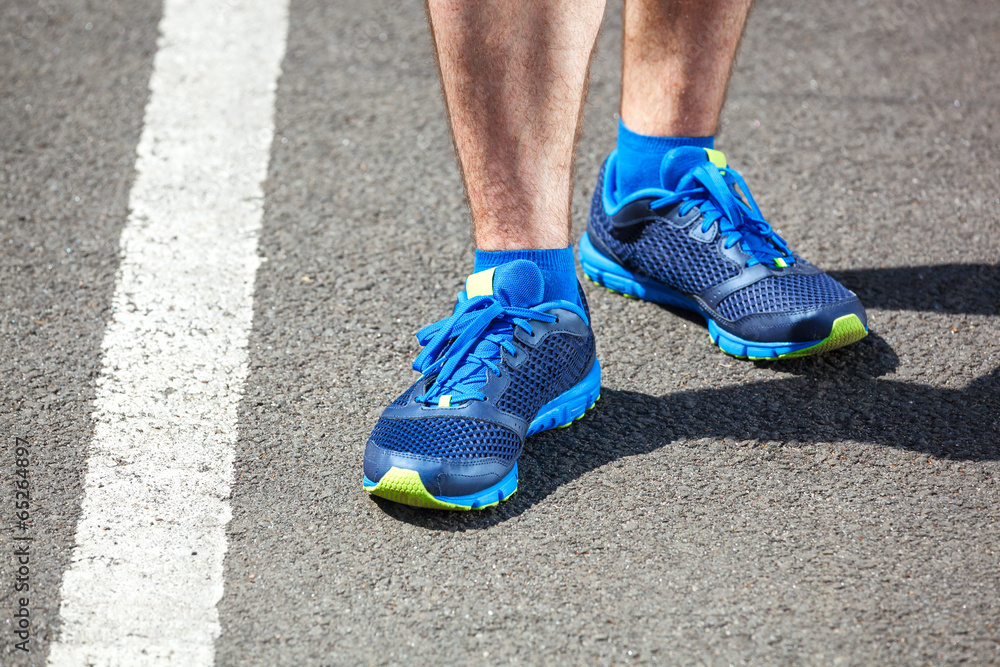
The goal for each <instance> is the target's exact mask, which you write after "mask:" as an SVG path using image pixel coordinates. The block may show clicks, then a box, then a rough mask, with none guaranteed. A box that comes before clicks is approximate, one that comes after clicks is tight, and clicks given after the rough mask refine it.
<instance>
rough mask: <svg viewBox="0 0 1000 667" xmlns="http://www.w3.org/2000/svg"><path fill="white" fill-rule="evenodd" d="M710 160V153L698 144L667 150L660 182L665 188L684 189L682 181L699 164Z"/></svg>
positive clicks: (661, 163) (662, 164) (672, 190)
mask: <svg viewBox="0 0 1000 667" xmlns="http://www.w3.org/2000/svg"><path fill="white" fill-rule="evenodd" d="M705 162H708V153H707V152H706V151H705V149H704V148H698V147H697V146H679V147H678V148H672V149H670V150H669V151H667V154H666V155H664V156H663V161H662V162H660V183H661V185H663V189H664V190H669V191H670V192H676V191H678V190H683V189H684V188H683V186H682V185H681V181H682V180H683V179H684V177H685V176H687V174H688V172H690V171H691V170H692V169H694V168H695V167H697V166H698V165H699V164H703V163H705Z"/></svg>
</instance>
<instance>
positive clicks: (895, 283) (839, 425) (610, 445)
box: [374, 264, 1000, 530]
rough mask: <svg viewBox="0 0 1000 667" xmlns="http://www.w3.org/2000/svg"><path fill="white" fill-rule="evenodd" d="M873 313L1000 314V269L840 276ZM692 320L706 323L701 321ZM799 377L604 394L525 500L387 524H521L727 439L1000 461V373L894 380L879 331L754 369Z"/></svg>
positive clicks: (536, 454) (528, 459) (532, 476)
mask: <svg viewBox="0 0 1000 667" xmlns="http://www.w3.org/2000/svg"><path fill="white" fill-rule="evenodd" d="M830 273H831V275H832V276H834V277H835V278H837V279H838V280H840V281H841V282H843V283H844V285H845V286H847V287H848V288H849V289H852V290H854V292H856V293H857V294H858V296H859V297H860V299H861V301H862V303H864V304H865V305H866V306H867V307H869V308H884V309H897V310H927V311H941V312H947V313H967V314H996V313H997V309H998V295H1000V267H997V266H990V265H974V264H973V265H963V264H953V265H941V266H924V267H908V268H907V267H904V268H894V269H866V270H857V271H841V272H830ZM669 310H670V311H671V312H677V314H678V315H680V316H682V317H687V318H689V319H692V321H694V322H699V323H701V324H702V325H704V323H703V321H702V320H701V318H700V317H695V318H690V316H689V315H688V314H687V313H683V312H680V311H675V310H674V309H669ZM753 363H755V364H756V365H758V366H759V367H766V368H769V369H772V370H777V371H783V372H785V373H790V374H792V375H793V377H790V378H789V377H784V378H782V379H777V380H769V381H766V382H753V383H749V384H745V385H740V386H735V387H723V388H718V389H715V388H712V389H695V390H690V391H678V392H673V393H670V394H667V395H665V396H660V397H656V396H650V395H647V394H642V393H639V392H632V391H620V390H607V389H605V390H603V391H602V396H601V400H600V401H599V402H598V404H597V409H595V410H593V411H591V412H589V413H588V414H587V416H586V417H585V418H584V419H582V420H581V421H580V422H578V423H577V424H575V425H574V427H573V428H569V429H558V430H556V431H554V432H553V431H549V432H546V433H541V434H539V435H537V436H534V437H533V438H531V439H529V440H528V442H527V443H526V445H525V451H524V453H523V454H522V456H521V458H520V460H519V463H518V466H519V468H520V483H519V491H518V493H517V494H515V495H514V497H512V498H511V499H510V500H508V501H506V502H504V503H501V504H500V505H499V506H498V507H495V508H491V509H488V510H484V511H481V512H469V513H455V512H440V511H428V510H417V509H414V508H410V507H406V506H403V505H398V504H396V503H392V502H389V501H385V500H382V499H381V498H375V499H374V500H375V501H376V502H377V503H378V505H379V506H380V507H381V508H382V510H384V511H385V512H386V513H387V514H388V515H390V516H392V517H394V518H396V519H398V520H400V521H406V522H408V523H412V524H414V525H418V526H422V527H425V528H428V529H431V530H475V529H479V528H487V527H489V526H492V525H495V524H497V523H501V522H503V521H505V520H507V519H509V518H511V517H514V516H517V515H519V514H521V513H522V512H524V511H525V510H526V509H528V508H529V507H531V506H532V505H534V504H535V503H537V502H539V501H541V500H542V499H544V498H545V497H547V496H548V495H549V494H551V493H552V492H553V491H555V490H556V489H558V488H559V487H560V486H562V485H564V484H566V483H568V482H570V481H572V480H574V479H576V478H578V477H580V476H581V475H584V474H586V473H588V472H590V471H591V470H594V469H596V468H599V467H601V466H603V465H605V464H607V463H610V462H612V461H615V460H618V459H620V458H623V457H627V456H634V455H637V454H648V453H650V452H652V451H655V450H658V449H660V448H662V447H668V446H669V447H695V448H697V447H701V446H706V443H704V442H700V441H701V439H703V438H710V439H712V440H713V441H716V442H717V441H718V440H720V439H722V440H725V439H728V440H729V443H728V445H727V443H725V442H724V443H723V446H730V447H732V449H733V451H734V454H735V453H736V452H737V451H738V450H739V449H742V448H743V447H744V446H745V444H746V441H748V440H749V441H754V440H756V441H760V442H761V443H767V444H768V446H770V447H798V446H799V445H800V444H801V443H837V442H848V441H850V442H866V443H867V442H870V443H875V444H879V445H885V446H888V447H898V448H900V449H906V450H910V451H916V452H922V453H926V454H931V455H933V456H936V457H939V458H948V459H955V460H970V461H982V460H1000V410H998V406H1000V368H996V369H994V370H993V371H992V372H991V373H990V374H988V375H986V376H983V377H980V378H976V379H975V380H973V381H972V382H971V383H970V384H969V385H968V386H967V387H966V388H965V389H957V390H956V389H947V388H941V387H935V386H930V385H926V384H916V383H911V382H899V381H895V380H883V379H880V378H881V377H882V376H884V375H886V374H888V373H891V372H892V371H894V370H895V369H896V368H897V366H898V365H899V358H898V357H897V355H896V353H895V352H894V351H893V349H892V348H891V346H890V345H889V344H888V343H887V342H886V341H885V340H883V339H882V338H881V337H880V336H879V335H878V334H877V333H871V334H870V335H869V336H867V337H866V338H865V339H864V340H862V341H860V342H858V343H857V344H855V345H851V346H849V347H847V348H844V349H842V350H837V351H834V352H831V353H829V354H824V355H819V356H816V357H805V358H802V359H790V360H785V361H772V362H765V361H759V362H753Z"/></svg>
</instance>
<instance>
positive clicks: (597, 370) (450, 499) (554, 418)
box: [364, 359, 601, 511]
mask: <svg viewBox="0 0 1000 667" xmlns="http://www.w3.org/2000/svg"><path fill="white" fill-rule="evenodd" d="M600 398H601V365H600V364H599V363H598V362H597V360H596V359H595V360H594V367H593V368H591V369H590V372H589V373H587V375H586V377H584V378H583V379H582V380H580V381H579V382H577V383H576V384H575V385H573V387H571V388H570V389H567V390H566V391H564V392H563V393H562V394H560V395H559V396H557V397H556V398H554V399H553V400H551V401H549V402H548V403H546V404H545V405H543V406H542V407H541V409H540V410H539V411H538V413H537V414H536V415H535V418H534V419H533V420H532V421H531V424H529V425H528V432H527V434H526V435H525V437H526V438H527V437H530V436H532V435H535V434H536V433H541V432H542V431H548V430H551V429H554V428H567V427H569V426H572V425H573V422H576V421H579V420H581V419H583V417H584V415H585V414H586V413H587V411H588V410H590V409H591V408H593V407H594V406H595V405H597V401H598V400H599V399H600ZM517 483H518V473H517V463H514V467H513V468H512V469H511V471H510V472H509V473H507V475H506V476H505V477H504V478H503V479H502V480H500V481H499V482H498V483H496V484H494V485H493V486H491V487H489V488H486V489H483V490H482V491H479V492H477V493H474V494H471V495H467V496H435V495H434V494H432V493H431V492H430V491H428V490H427V487H425V486H424V483H423V482H422V481H421V479H420V474H419V473H418V472H417V471H416V470H408V469H406V468H397V467H392V468H389V470H388V471H387V472H386V473H385V474H384V475H382V479H380V480H379V481H378V483H375V482H373V481H371V480H370V479H368V477H365V478H364V488H365V491H367V492H368V493H370V494H372V495H373V496H379V497H380V498H385V499H386V500H391V501H393V502H396V503H402V504H403V505H410V506H412V507H421V508H425V509H436V510H460V511H468V510H482V509H486V508H487V507H494V506H496V505H498V504H500V503H501V502H503V501H504V500H507V499H508V498H510V497H511V496H512V495H514V493H515V492H516V491H517Z"/></svg>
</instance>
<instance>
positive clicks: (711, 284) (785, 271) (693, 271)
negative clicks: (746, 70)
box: [580, 0, 867, 359]
mask: <svg viewBox="0 0 1000 667" xmlns="http://www.w3.org/2000/svg"><path fill="white" fill-rule="evenodd" d="M750 5H751V0H626V1H625V21H624V22H625V38H624V43H623V49H622V55H623V58H622V61H623V71H622V122H620V123H619V126H618V145H617V149H616V151H615V152H614V153H613V154H612V156H611V157H610V158H609V159H608V162H607V163H606V165H605V169H604V170H603V171H602V175H601V177H600V180H599V182H598V187H597V188H595V196H594V199H593V202H592V204H591V215H590V221H589V223H588V225H587V233H586V234H584V236H583V238H582V239H581V241H580V262H581V264H582V265H583V270H584V273H586V274H587V275H588V276H590V277H591V278H592V279H594V280H595V281H597V282H599V283H601V284H603V285H605V286H607V287H609V288H611V289H613V290H615V291H618V292H623V293H625V294H627V295H629V296H636V297H639V298H644V299H647V300H651V301H657V302H661V303H667V304H670V305H673V306H678V307H684V308H688V309H690V310H692V311H694V312H697V313H699V314H701V315H702V316H703V317H704V318H705V320H706V321H707V324H708V332H709V335H710V336H711V338H712V342H713V343H716V344H717V345H718V346H719V347H721V348H722V349H723V350H724V351H725V352H728V353H729V354H732V355H734V356H737V357H750V358H760V359H773V358H784V357H797V356H804V355H807V354H814V353H817V352H823V351H826V350H830V349H834V348H837V347H841V346H843V345H847V344H849V343H852V342H854V341H856V340H859V339H860V338H862V337H864V336H865V335H866V334H867V318H866V315H865V311H864V308H863V307H862V306H861V303H860V302H859V301H858V299H857V297H856V296H855V295H854V294H853V293H851V292H849V291H848V290H846V289H845V288H844V287H842V286H841V285H840V284H839V283H837V282H836V281H835V280H833V279H832V278H830V277H829V276H827V275H826V274H824V273H823V272H822V271H820V270H819V269H817V268H816V267H814V266H812V265H811V264H808V263H807V262H800V261H798V257H796V256H795V255H794V253H792V252H791V250H789V248H788V246H787V244H786V243H785V242H784V240H783V239H781V238H780V237H779V236H778V235H777V234H775V233H774V232H773V230H772V229H771V227H770V226H769V225H768V223H767V222H766V221H765V218H764V216H763V214H762V213H761V211H760V210H759V209H758V208H757V205H756V204H755V203H754V202H753V199H752V197H750V190H749V188H748V187H747V185H746V184H745V183H744V182H743V180H742V178H741V177H740V176H739V174H738V173H737V172H736V170H735V169H734V168H733V166H732V165H729V164H727V162H726V160H725V157H724V156H723V155H722V153H720V152H718V151H715V150H712V149H714V142H715V137H714V136H713V135H714V133H715V128H716V125H717V124H718V121H719V112H720V110H721V109H722V103H723V100H724V99H725V93H726V85H727V82H728V79H729V73H730V69H731V67H732V62H733V59H734V57H735V54H736V48H737V46H738V44H739V39H740V35H741V34H742V32H743V26H744V24H745V22H746V18H747V14H748V12H749V10H750ZM744 199H745V201H744Z"/></svg>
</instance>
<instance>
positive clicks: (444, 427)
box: [369, 333, 594, 462]
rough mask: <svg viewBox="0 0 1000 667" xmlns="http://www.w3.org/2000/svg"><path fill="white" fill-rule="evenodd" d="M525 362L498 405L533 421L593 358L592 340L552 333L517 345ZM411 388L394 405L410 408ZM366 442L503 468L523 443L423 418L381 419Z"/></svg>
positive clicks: (501, 431)
mask: <svg viewBox="0 0 1000 667" xmlns="http://www.w3.org/2000/svg"><path fill="white" fill-rule="evenodd" d="M519 347H520V348H521V352H519V354H525V353H527V354H528V355H529V356H528V358H527V359H525V360H524V361H523V362H522V363H521V364H520V365H519V366H518V367H517V368H513V369H510V368H506V367H505V370H504V373H506V374H508V375H509V377H510V384H509V385H508V387H507V389H506V390H504V392H503V394H501V396H500V397H499V399H498V400H497V404H496V407H497V408H498V409H499V410H502V411H504V412H508V413H511V414H516V415H518V416H520V417H523V418H524V419H526V420H528V421H531V420H532V419H533V418H534V417H535V414H536V413H537V412H538V409H539V408H540V407H542V406H543V405H544V404H545V403H548V402H549V401H551V400H552V399H554V398H555V397H557V396H558V395H559V394H561V393H562V392H564V391H566V390H567V389H569V388H571V387H572V386H573V385H574V384H576V383H577V382H579V380H580V379H581V378H582V377H583V371H584V370H585V369H586V366H587V363H588V361H589V360H590V359H592V358H593V357H594V336H593V334H589V335H587V336H586V337H584V338H581V337H579V336H573V335H570V334H563V333H551V334H549V335H548V336H546V337H545V338H544V339H543V340H542V342H541V343H540V344H539V345H538V347H536V348H527V347H525V346H523V345H519ZM413 391H414V387H410V388H409V389H407V390H406V391H405V392H403V394H402V395H401V396H400V397H399V398H397V399H396V400H395V401H393V405H396V406H402V405H405V404H406V403H407V402H408V399H409V397H410V395H411V394H412V393H413ZM369 442H371V443H373V444H375V445H377V446H379V447H382V448H383V449H387V450H390V451H395V452H403V453H408V454H416V455H419V456H429V457H434V458H441V459H450V460H454V459H459V460H462V459H465V460H468V459H474V458H485V457H495V458H499V459H502V460H504V461H506V462H509V461H512V460H513V459H515V458H516V457H517V455H518V453H519V452H520V447H521V439H520V437H519V436H518V434H517V433H515V432H514V431H512V430H511V429H509V428H507V427H505V426H501V425H498V424H493V423H491V422H487V421H482V420H478V419H465V418H461V417H426V418H421V419H391V418H390V419H386V418H381V419H379V421H378V423H376V424H375V428H374V429H373V430H372V434H371V436H370V438H369Z"/></svg>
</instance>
